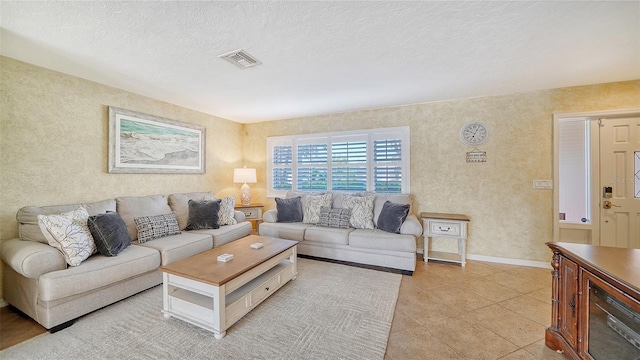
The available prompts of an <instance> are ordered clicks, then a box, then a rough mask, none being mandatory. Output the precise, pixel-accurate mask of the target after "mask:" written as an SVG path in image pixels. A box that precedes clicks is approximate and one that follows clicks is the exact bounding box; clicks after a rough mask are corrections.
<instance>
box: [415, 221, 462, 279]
mask: <svg viewBox="0 0 640 360" xmlns="http://www.w3.org/2000/svg"><path fill="white" fill-rule="evenodd" d="M420 217H422V223H423V225H424V226H423V229H424V230H423V231H424V232H423V235H424V261H425V262H427V261H429V259H431V260H439V261H449V262H454V263H459V264H461V265H462V267H464V266H465V265H466V263H467V224H468V223H469V222H470V221H471V219H469V217H468V216H466V215H460V214H443V213H430V212H423V213H420ZM432 236H437V237H444V238H448V239H452V240H453V239H455V240H456V241H457V242H458V253H457V254H454V253H449V252H443V251H429V240H430V238H431V237H432Z"/></svg>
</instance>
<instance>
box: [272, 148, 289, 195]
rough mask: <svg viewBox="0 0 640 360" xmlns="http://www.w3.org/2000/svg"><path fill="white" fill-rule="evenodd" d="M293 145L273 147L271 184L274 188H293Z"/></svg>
mask: <svg viewBox="0 0 640 360" xmlns="http://www.w3.org/2000/svg"><path fill="white" fill-rule="evenodd" d="M292 165H293V146H291V145H277V146H274V147H273V155H272V167H273V168H272V173H271V182H270V183H271V185H272V188H273V189H274V190H285V191H286V190H292V189H293V178H292V174H293V166H292Z"/></svg>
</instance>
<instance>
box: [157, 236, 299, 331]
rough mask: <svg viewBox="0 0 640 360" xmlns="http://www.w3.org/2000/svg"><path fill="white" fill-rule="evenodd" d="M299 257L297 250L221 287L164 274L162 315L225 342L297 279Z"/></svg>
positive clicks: (284, 253)
mask: <svg viewBox="0 0 640 360" xmlns="http://www.w3.org/2000/svg"><path fill="white" fill-rule="evenodd" d="M296 255H297V254H296V247H295V246H294V247H292V248H290V249H288V250H286V251H284V252H282V253H280V254H278V255H277V256H275V257H273V258H271V259H269V260H268V261H266V262H264V263H263V264H261V265H258V266H256V267H255V268H253V269H251V270H249V271H247V272H245V273H243V274H241V275H240V276H238V277H236V278H235V279H232V280H230V281H229V282H227V283H225V284H222V285H220V286H215V285H211V284H207V283H204V282H200V281H196V280H192V279H189V278H186V277H182V276H179V275H175V274H171V273H167V272H164V273H163V283H162V291H163V310H162V312H163V313H164V316H165V317H166V318H170V317H175V318H178V319H181V320H183V321H186V322H188V323H191V324H193V325H196V326H199V327H201V328H203V329H206V330H209V331H211V332H213V334H214V336H215V338H216V339H222V338H223V337H224V336H225V335H226V331H227V329H228V328H229V327H231V325H233V324H234V323H235V322H237V321H238V320H240V319H241V318H242V317H243V316H244V315H246V314H247V313H248V312H250V311H251V310H253V309H254V308H255V307H256V306H258V305H259V304H260V303H261V302H263V301H264V300H265V299H266V298H268V297H269V296H270V295H271V294H273V293H274V292H275V291H276V290H278V289H280V288H281V287H282V286H283V285H284V284H286V283H287V282H289V280H293V279H295V277H296V275H297V266H296V265H297V264H296V261H297V260H296ZM232 261H233V260H232Z"/></svg>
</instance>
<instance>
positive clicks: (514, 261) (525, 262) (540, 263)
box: [416, 248, 551, 269]
mask: <svg viewBox="0 0 640 360" xmlns="http://www.w3.org/2000/svg"><path fill="white" fill-rule="evenodd" d="M416 252H417V253H418V254H424V249H421V248H418V249H417V250H416ZM467 259H468V260H478V261H486V262H492V263H498V264H509V265H520V266H531V267H539V268H544V269H551V263H549V262H544V261H531V260H522V259H510V258H503V257H497V256H485V255H474V254H467Z"/></svg>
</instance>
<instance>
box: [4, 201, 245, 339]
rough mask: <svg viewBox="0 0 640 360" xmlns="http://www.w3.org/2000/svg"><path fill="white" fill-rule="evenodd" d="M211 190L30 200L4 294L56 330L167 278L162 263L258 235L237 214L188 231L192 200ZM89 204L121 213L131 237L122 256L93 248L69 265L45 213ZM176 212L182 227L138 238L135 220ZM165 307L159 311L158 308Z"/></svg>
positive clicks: (92, 210) (10, 253)
mask: <svg viewBox="0 0 640 360" xmlns="http://www.w3.org/2000/svg"><path fill="white" fill-rule="evenodd" d="M214 198H215V197H214V195H213V194H212V193H186V194H172V195H169V196H164V195H153V196H143V197H119V198H116V199H109V200H104V201H99V202H95V203H85V204H73V205H60V206H42V207H35V206H27V207H24V208H22V209H20V210H19V211H18V213H17V220H18V228H19V239H11V240H7V241H4V242H3V244H2V254H1V257H2V261H3V263H4V281H3V284H4V289H3V290H4V299H5V300H6V301H7V302H8V303H9V304H11V305H13V306H15V307H16V308H18V309H19V310H21V311H22V312H24V313H25V314H27V315H28V316H30V317H31V318H33V319H34V320H36V321H37V322H38V323H40V324H41V325H42V326H44V327H45V328H47V329H49V330H50V331H52V332H53V331H56V330H58V329H60V328H64V327H66V326H68V325H70V324H71V323H72V320H73V319H75V318H77V317H79V316H82V315H84V314H87V313H89V312H91V311H94V310H97V309H100V308H102V307H104V306H106V305H109V304H111V303H114V302H116V301H119V300H122V299H124V298H126V297H128V296H131V295H134V294H136V293H138V292H140V291H143V290H145V289H148V288H151V287H153V286H156V285H158V284H161V283H162V273H161V272H160V271H158V268H159V267H160V266H162V265H166V264H169V263H172V262H175V261H178V260H181V259H184V258H186V257H189V256H192V255H195V254H198V253H200V252H203V251H206V250H209V249H211V248H213V247H217V246H220V245H222V244H225V243H228V242H231V241H233V240H236V239H239V238H242V237H244V236H247V235H249V234H250V233H251V230H252V227H251V223H249V222H248V221H245V217H244V214H243V213H242V212H239V211H236V212H235V219H236V221H237V224H234V225H223V226H220V228H219V229H203V230H191V231H184V229H185V227H186V226H187V222H188V220H189V206H188V201H189V199H193V200H201V199H214ZM78 206H82V207H83V208H85V209H86V210H87V212H88V213H89V215H96V214H101V213H105V212H107V211H116V212H118V214H120V216H121V217H122V219H123V220H124V222H125V224H126V225H127V230H128V231H129V234H130V236H131V240H132V243H131V245H129V246H128V247H126V248H125V249H124V250H122V252H120V253H119V254H117V256H113V257H106V256H103V255H101V254H99V253H98V254H94V255H92V256H90V257H89V258H88V259H86V260H84V261H83V262H82V263H81V264H80V265H79V266H73V267H72V266H67V262H66V261H65V258H64V257H63V255H62V253H61V252H60V251H59V250H57V249H56V248H54V247H52V246H49V245H48V243H47V240H46V238H45V237H44V234H43V232H42V231H41V230H40V226H39V225H38V215H49V214H60V213H64V212H68V211H72V210H74V209H77V208H78ZM172 211H173V212H175V213H176V218H177V222H178V225H179V228H180V230H182V232H181V233H180V234H178V235H170V236H165V237H161V238H157V239H154V240H151V241H147V242H145V243H143V244H139V243H138V242H137V241H136V240H137V231H136V226H135V223H134V218H135V217H139V216H152V215H161V214H167V213H170V212H172ZM158 310H160V309H158Z"/></svg>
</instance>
